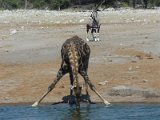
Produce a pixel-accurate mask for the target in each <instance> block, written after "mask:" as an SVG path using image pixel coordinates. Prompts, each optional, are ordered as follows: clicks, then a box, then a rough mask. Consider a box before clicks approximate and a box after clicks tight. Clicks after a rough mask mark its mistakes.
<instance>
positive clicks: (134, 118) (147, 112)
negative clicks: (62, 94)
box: [0, 103, 160, 120]
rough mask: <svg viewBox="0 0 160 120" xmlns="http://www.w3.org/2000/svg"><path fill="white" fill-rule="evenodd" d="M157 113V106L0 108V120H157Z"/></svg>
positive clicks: (159, 107) (84, 105) (59, 105)
mask: <svg viewBox="0 0 160 120" xmlns="http://www.w3.org/2000/svg"><path fill="white" fill-rule="evenodd" d="M159 113H160V105H158V104H157V105H154V104H151V105H150V104H114V105H112V106H109V107H104V105H100V104H87V103H82V104H81V108H80V109H76V106H75V105H69V104H57V105H43V106H39V107H36V108H33V107H31V106H0V120H151V119H154V120H159V117H160V114H159Z"/></svg>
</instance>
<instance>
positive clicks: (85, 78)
mask: <svg viewBox="0 0 160 120" xmlns="http://www.w3.org/2000/svg"><path fill="white" fill-rule="evenodd" d="M81 75H82V76H83V78H84V80H85V81H86V82H87V83H88V85H89V87H90V88H91V90H92V91H94V92H95V93H96V94H97V95H98V97H99V98H100V99H101V100H102V101H103V103H104V104H105V105H109V104H110V103H109V102H108V101H107V100H105V99H104V98H103V97H102V95H100V94H99V92H98V91H97V90H96V88H95V86H94V85H93V84H92V83H91V81H90V80H89V77H88V75H87V73H86V72H84V71H83V72H81Z"/></svg>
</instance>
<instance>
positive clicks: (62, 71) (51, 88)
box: [32, 66, 68, 107]
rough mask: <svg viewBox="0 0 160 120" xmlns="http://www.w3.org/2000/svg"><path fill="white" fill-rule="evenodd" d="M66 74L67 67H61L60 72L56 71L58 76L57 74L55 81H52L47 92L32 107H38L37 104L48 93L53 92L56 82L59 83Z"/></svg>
mask: <svg viewBox="0 0 160 120" xmlns="http://www.w3.org/2000/svg"><path fill="white" fill-rule="evenodd" d="M66 73H68V67H67V66H63V67H61V68H60V70H59V71H58V74H57V77H56V79H55V80H54V81H53V83H51V84H50V85H49V87H48V91H47V92H45V93H44V94H43V95H42V97H41V98H40V99H39V100H38V101H36V102H35V103H34V104H33V105H32V107H36V106H38V105H39V103H40V102H41V101H42V100H43V99H44V98H45V97H46V96H47V95H48V93H50V92H51V91H52V90H53V88H54V87H55V85H56V84H57V83H58V81H59V80H60V79H61V78H62V77H63V76H64V75H65V74H66Z"/></svg>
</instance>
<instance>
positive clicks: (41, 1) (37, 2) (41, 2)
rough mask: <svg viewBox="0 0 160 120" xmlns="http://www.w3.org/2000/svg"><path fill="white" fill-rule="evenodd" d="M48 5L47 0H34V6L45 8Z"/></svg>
mask: <svg viewBox="0 0 160 120" xmlns="http://www.w3.org/2000/svg"><path fill="white" fill-rule="evenodd" d="M46 5H47V3H46V2H45V0H34V1H33V8H44V7H45V6H46Z"/></svg>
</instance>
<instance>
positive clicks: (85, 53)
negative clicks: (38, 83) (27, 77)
mask: <svg viewBox="0 0 160 120" xmlns="http://www.w3.org/2000/svg"><path fill="white" fill-rule="evenodd" d="M61 57H62V63H61V67H60V69H59V71H58V73H57V77H56V78H55V80H54V81H53V82H52V83H51V84H50V85H49V87H48V90H47V92H46V93H44V95H42V97H41V98H40V99H39V100H38V101H37V102H35V103H34V104H33V105H32V106H33V107H35V106H38V104H39V103H40V102H41V101H42V100H43V99H44V97H45V96H46V95H47V94H48V93H49V92H51V91H52V90H53V88H54V87H55V85H56V84H57V83H58V81H59V80H60V79H61V78H62V77H63V76H64V75H65V74H67V73H69V76H70V83H71V85H72V86H73V87H72V89H70V95H72V94H73V92H74V93H75V96H76V106H77V107H78V108H79V107H80V95H81V88H82V87H81V86H80V84H79V80H78V74H80V75H81V76H82V77H83V79H84V81H85V83H86V94H87V95H89V94H88V85H89V87H90V89H91V90H92V91H94V92H95V93H96V94H97V95H98V96H99V98H100V99H101V100H102V101H103V102H104V104H106V105H108V104H110V103H109V102H108V101H107V100H105V99H104V98H103V97H102V96H101V95H100V94H99V93H98V91H97V90H96V88H95V86H94V85H93V84H92V82H91V81H90V79H89V77H88V74H87V71H88V63H89V57H90V47H89V46H88V44H87V43H86V42H85V41H84V40H82V39H81V38H79V37H78V36H73V37H72V38H70V39H67V40H66V41H65V42H64V43H63V45H62V49H61ZM89 102H90V100H89Z"/></svg>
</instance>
